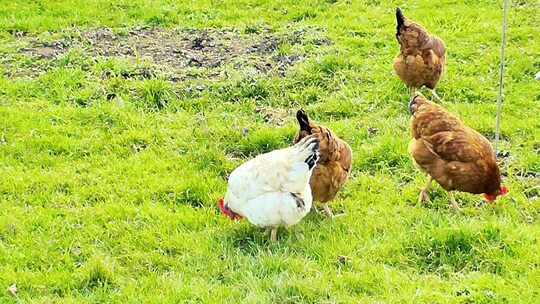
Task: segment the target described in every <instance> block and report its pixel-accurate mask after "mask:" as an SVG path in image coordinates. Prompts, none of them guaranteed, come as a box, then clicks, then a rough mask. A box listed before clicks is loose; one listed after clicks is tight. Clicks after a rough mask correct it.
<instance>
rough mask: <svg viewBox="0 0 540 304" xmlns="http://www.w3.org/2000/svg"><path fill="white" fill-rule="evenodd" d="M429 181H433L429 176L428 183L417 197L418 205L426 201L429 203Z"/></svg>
mask: <svg viewBox="0 0 540 304" xmlns="http://www.w3.org/2000/svg"><path fill="white" fill-rule="evenodd" d="M431 181H433V177H431V176H429V177H428V181H427V183H426V186H425V187H424V188H422V190H421V191H420V195H419V196H418V203H419V204H420V203H424V202H426V201H428V202H429V194H428V192H429V188H431Z"/></svg>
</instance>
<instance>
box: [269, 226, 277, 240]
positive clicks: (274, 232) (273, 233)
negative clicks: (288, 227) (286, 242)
mask: <svg viewBox="0 0 540 304" xmlns="http://www.w3.org/2000/svg"><path fill="white" fill-rule="evenodd" d="M277 230H278V229H277V227H273V228H272V229H271V230H270V241H271V242H272V243H275V242H276V241H277Z"/></svg>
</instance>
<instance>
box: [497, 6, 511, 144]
mask: <svg viewBox="0 0 540 304" xmlns="http://www.w3.org/2000/svg"><path fill="white" fill-rule="evenodd" d="M508 2H510V0H504V8H503V23H502V45H501V66H500V71H499V96H498V97H497V119H496V122H495V154H498V153H499V138H500V134H501V112H502V103H503V101H504V95H503V94H504V81H503V80H504V62H505V58H504V51H505V49H506V17H507V15H508Z"/></svg>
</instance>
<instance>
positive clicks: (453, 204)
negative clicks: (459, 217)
mask: <svg viewBox="0 0 540 304" xmlns="http://www.w3.org/2000/svg"><path fill="white" fill-rule="evenodd" d="M448 197H449V198H450V207H451V208H452V209H453V210H455V211H460V210H461V208H459V205H458V203H457V202H456V199H455V197H454V192H452V191H450V192H448Z"/></svg>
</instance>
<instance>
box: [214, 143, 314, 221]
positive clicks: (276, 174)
mask: <svg viewBox="0 0 540 304" xmlns="http://www.w3.org/2000/svg"><path fill="white" fill-rule="evenodd" d="M316 145H318V143H317V141H316V140H315V139H313V138H306V139H305V140H302V141H300V142H299V143H297V144H296V145H294V146H292V147H289V148H285V149H281V150H275V151H272V152H269V153H265V154H262V155H259V156H257V157H255V158H254V159H251V160H249V161H247V162H246V163H244V164H242V165H241V166H240V167H238V168H236V170H234V171H233V172H232V173H231V175H230V177H229V186H228V189H227V194H226V195H225V203H226V204H227V206H228V207H229V208H230V209H231V210H232V211H234V212H236V213H238V214H240V215H242V216H243V217H245V218H246V219H247V220H248V221H249V222H250V223H252V224H254V225H256V226H259V227H277V226H291V225H294V224H296V223H298V222H299V221H300V220H301V219H302V218H303V217H304V216H306V214H307V213H308V212H309V210H310V209H311V205H312V203H313V197H312V195H311V189H310V187H309V179H310V177H311V173H312V172H313V168H311V169H309V167H308V165H307V163H306V162H305V160H306V159H307V158H308V157H310V155H312V154H314V153H315V154H316V155H317V159H318V151H317V152H313V150H314V147H315V146H316ZM295 196H296V197H295Z"/></svg>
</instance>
